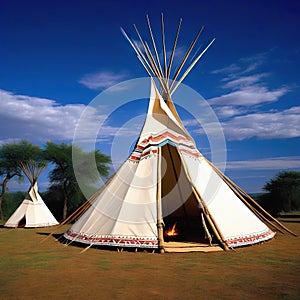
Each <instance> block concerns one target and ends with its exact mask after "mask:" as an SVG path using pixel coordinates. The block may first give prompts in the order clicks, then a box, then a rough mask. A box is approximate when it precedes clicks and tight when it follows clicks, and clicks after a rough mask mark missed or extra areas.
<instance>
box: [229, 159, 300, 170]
mask: <svg viewBox="0 0 300 300" xmlns="http://www.w3.org/2000/svg"><path fill="white" fill-rule="evenodd" d="M299 168H300V156H283V157H272V158H264V159H257V160H244V161H230V162H227V164H226V169H229V170H232V169H235V170H287V169H293V170H295V169H299Z"/></svg>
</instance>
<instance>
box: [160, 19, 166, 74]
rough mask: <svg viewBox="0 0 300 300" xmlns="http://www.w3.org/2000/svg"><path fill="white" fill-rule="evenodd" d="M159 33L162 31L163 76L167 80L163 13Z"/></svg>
mask: <svg viewBox="0 0 300 300" xmlns="http://www.w3.org/2000/svg"><path fill="white" fill-rule="evenodd" d="M161 33H162V45H163V54H164V76H165V80H167V53H166V41H165V23H164V15H163V14H161Z"/></svg>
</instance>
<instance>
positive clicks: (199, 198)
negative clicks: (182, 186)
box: [177, 150, 229, 251]
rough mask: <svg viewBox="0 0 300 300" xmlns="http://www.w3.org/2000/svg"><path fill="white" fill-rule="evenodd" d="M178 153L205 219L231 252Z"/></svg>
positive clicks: (222, 243) (225, 248) (224, 246)
mask: <svg viewBox="0 0 300 300" xmlns="http://www.w3.org/2000/svg"><path fill="white" fill-rule="evenodd" d="M177 151H178V154H179V156H180V159H181V162H182V165H183V168H184V171H185V174H186V176H187V178H188V181H189V183H190V186H191V188H192V191H193V194H194V195H195V197H196V199H197V201H198V203H199V205H200V206H201V208H202V210H203V212H204V214H205V217H206V219H207V221H208V223H209V224H210V226H211V228H212V230H213V232H214V234H215V236H216V238H217V239H218V240H219V242H220V243H221V245H222V246H223V248H224V250H225V251H227V250H229V247H228V246H227V244H226V243H225V238H224V236H223V234H222V232H221V230H220V228H219V227H218V225H217V223H216V222H215V220H214V218H213V217H212V215H211V214H210V212H209V209H208V207H207V205H206V203H205V202H204V200H203V199H202V197H201V195H200V193H198V190H197V189H196V187H195V186H194V185H193V183H192V179H191V177H190V174H189V172H188V169H187V166H186V164H185V161H184V159H183V157H182V154H181V153H180V151H179V150H177Z"/></svg>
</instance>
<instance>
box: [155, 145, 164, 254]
mask: <svg viewBox="0 0 300 300" xmlns="http://www.w3.org/2000/svg"><path fill="white" fill-rule="evenodd" d="M157 150H158V157H157V235H158V250H159V252H160V253H164V252H165V248H164V229H163V219H162V205H161V188H162V186H161V147H159V148H158V149H157Z"/></svg>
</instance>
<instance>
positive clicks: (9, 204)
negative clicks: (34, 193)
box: [2, 192, 27, 220]
mask: <svg viewBox="0 0 300 300" xmlns="http://www.w3.org/2000/svg"><path fill="white" fill-rule="evenodd" d="M26 196H27V192H15V193H5V194H4V198H3V205H2V209H3V217H4V220H7V219H8V218H9V217H10V216H11V215H12V214H13V213H14V212H15V210H16V209H17V208H18V206H19V205H20V204H21V203H22V201H23V200H24V199H25V198H26Z"/></svg>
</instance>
